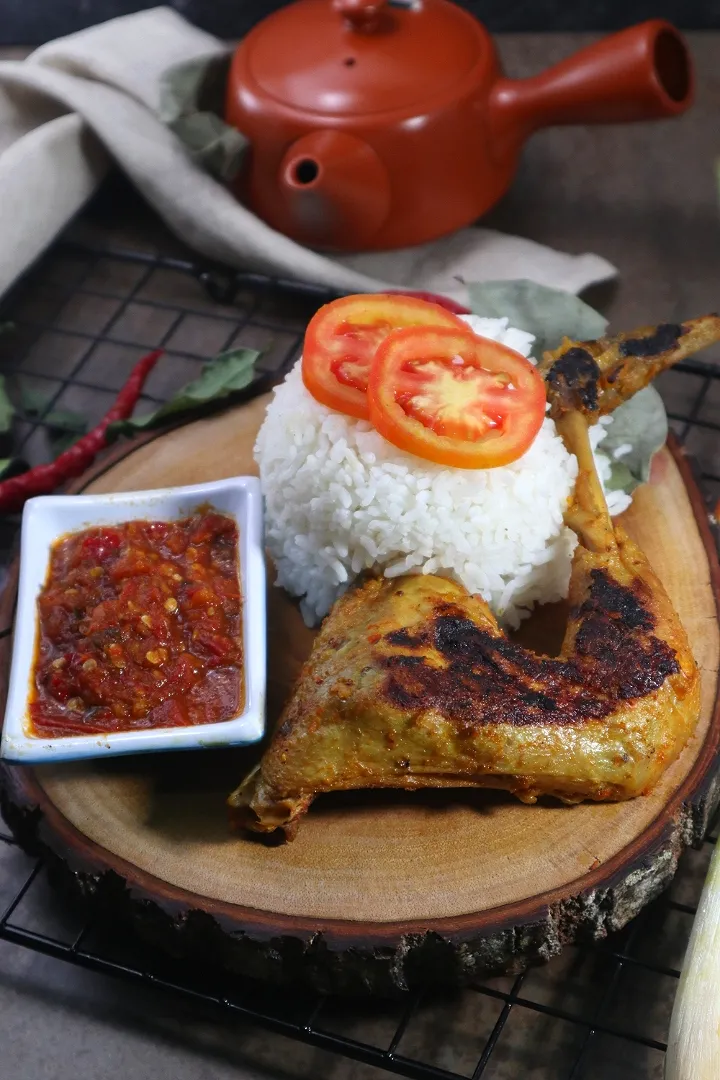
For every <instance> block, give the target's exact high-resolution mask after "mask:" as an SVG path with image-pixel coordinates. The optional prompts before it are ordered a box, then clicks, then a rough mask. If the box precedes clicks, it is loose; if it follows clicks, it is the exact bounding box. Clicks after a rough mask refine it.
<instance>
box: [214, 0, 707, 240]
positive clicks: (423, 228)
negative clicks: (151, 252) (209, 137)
mask: <svg viewBox="0 0 720 1080" xmlns="http://www.w3.org/2000/svg"><path fill="white" fill-rule="evenodd" d="M692 97H693V76H692V64H691V61H690V58H689V56H688V53H687V49H686V46H685V44H684V42H683V39H682V38H681V36H680V35H679V34H678V32H677V31H676V30H675V29H674V28H673V27H672V26H671V25H670V24H669V23H667V22H664V21H663V20H661V19H652V20H650V21H649V22H645V23H641V24H640V25H639V26H635V27H631V28H630V29H629V30H623V31H621V32H620V33H619V34H614V35H612V36H611V37H607V38H604V39H603V40H601V41H599V42H598V43H597V44H595V45H592V46H590V47H589V48H587V49H583V50H582V51H581V52H579V53H577V54H576V55H575V56H573V57H570V58H569V59H567V60H564V61H563V62H562V63H560V64H558V65H556V66H555V67H553V68H550V69H549V70H548V71H545V72H543V73H542V74H540V75H537V76H534V77H533V78H530V79H522V80H517V81H516V80H512V79H507V78H505V77H504V75H503V73H502V71H501V68H500V63H499V60H498V56H497V53H496V50H495V47H494V45H493V42H492V39H491V37H490V35H489V34H488V32H487V31H486V30H485V28H484V27H483V26H482V24H481V23H479V22H478V21H477V20H476V19H475V18H474V17H473V16H472V15H470V14H469V13H468V12H466V11H464V10H463V9H461V8H459V7H458V6H457V5H455V4H453V3H450V2H449V0H421V2H420V0H418V2H415V3H407V4H401V3H399V0H396V2H395V3H386V2H384V0H298V2H296V3H293V4H291V5H289V6H288V7H286V8H283V9H281V10H280V11H278V12H276V13H275V14H273V15H271V16H269V17H268V18H267V19H264V20H263V21H262V22H261V23H259V24H258V25H257V26H256V27H255V28H254V29H253V30H252V31H251V32H250V34H248V36H247V37H246V38H245V39H244V41H243V42H242V43H241V44H240V46H239V47H238V49H237V51H236V53H235V56H234V58H233V62H232V66H231V70H230V77H229V82H228V92H227V107H226V119H227V121H228V123H230V124H233V125H234V126H235V127H237V128H238V129H239V130H241V131H242V132H243V133H244V134H245V135H246V136H247V137H248V139H249V140H250V143H251V146H252V150H251V153H250V154H249V160H248V164H247V167H246V170H245V172H244V173H243V175H242V176H241V177H240V178H239V180H238V181H237V184H236V188H235V190H236V193H237V194H238V196H239V197H240V198H241V199H242V200H243V201H246V202H247V203H248V204H249V205H250V206H251V208H252V209H253V210H254V211H255V212H256V213H257V214H258V215H259V216H260V217H262V218H264V219H265V220H266V221H267V222H268V223H269V224H270V225H272V226H273V227H274V228H276V229H278V230H279V231H280V232H283V233H286V234H287V235H288V236H291V237H293V238H294V239H297V240H299V241H300V242H302V243H305V244H310V245H312V246H315V247H319V248H323V249H325V250H330V251H332V250H335V251H352V250H372V249H383V248H396V247H405V246H408V245H412V244H419V243H422V242H424V241H427V240H432V239H434V238H436V237H438V236H442V235H444V234H446V233H449V232H452V231H454V230H455V229H457V228H461V227H462V226H464V225H468V224H469V223H471V222H472V221H474V220H475V219H476V218H478V217H479V216H480V215H482V214H483V213H484V212H485V211H486V210H488V209H489V208H490V207H491V206H492V205H493V204H494V203H495V202H496V201H497V200H498V199H499V198H500V196H501V195H502V194H503V193H504V192H505V191H506V189H507V188H508V186H509V185H510V183H511V181H512V178H513V175H514V173H515V168H516V165H517V158H518V154H519V152H520V149H521V147H522V144H523V142H524V140H525V139H526V138H527V137H528V135H530V134H531V133H532V132H533V131H535V130H536V129H537V128H540V127H543V126H546V125H548V124H574V123H616V122H619V121H630V120H647V119H653V118H659V117H666V116H675V115H678V114H679V113H682V112H684V111H685V110H686V109H687V108H688V107H689V106H690V104H691V102H692Z"/></svg>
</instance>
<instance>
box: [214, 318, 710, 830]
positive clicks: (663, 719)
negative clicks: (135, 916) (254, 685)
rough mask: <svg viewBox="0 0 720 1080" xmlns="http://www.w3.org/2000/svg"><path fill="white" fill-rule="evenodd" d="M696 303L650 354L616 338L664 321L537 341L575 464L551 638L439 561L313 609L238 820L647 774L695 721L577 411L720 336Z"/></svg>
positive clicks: (689, 684)
mask: <svg viewBox="0 0 720 1080" xmlns="http://www.w3.org/2000/svg"><path fill="white" fill-rule="evenodd" d="M708 319H710V320H711V322H710V323H709V324H708V323H707V320H695V321H694V322H693V323H686V324H684V325H683V327H677V328H674V329H676V330H678V333H677V334H676V335H675V341H674V345H673V348H672V350H669V349H668V348H667V347H666V348H665V349H664V355H662V356H660V359H658V357H657V356H655V358H654V360H653V359H652V358H651V356H650V353H649V352H648V351H647V350H646V351H645V352H643V349H642V346H641V347H640V349H637V348H636V351H637V352H638V356H637V357H633V356H630V355H628V353H627V351H626V353H625V355H622V354H621V349H622V344H623V342H629V341H632V342H633V343H634V345H635V346H637V342H638V341H642V340H651V339H652V337H653V335H655V340H656V341H659V342H660V344H665V345H666V346H667V340H666V339H667V338H668V336H669V332H666V334H665V337H662V336H658V335H659V332H660V329H661V328H654V329H648V330H645V331H637V332H636V334H635V335H634V336H632V335H622V336H621V337H620V338H617V339H604V340H603V341H601V342H599V343H597V342H587V343H586V342H583V343H578V344H573V343H571V342H566V343H564V345H563V346H562V347H561V348H560V349H559V350H557V352H556V353H553V354H549V353H548V354H546V355H545V358H544V361H543V365H542V366H543V370H544V372H545V376H546V380H547V383H548V396H549V399H550V401H551V407H552V411H553V414H554V415H555V417H556V421H557V426H558V430H559V432H560V434H561V436H562V437H563V439H564V441H565V443H566V445H567V447H568V449H569V450H570V451H571V452H572V453H574V454H575V455H576V457H577V459H578V465H579V472H578V479H577V482H576V486H575V492H574V496H573V499H572V501H571V505H570V506H569V508H568V511H567V514H566V521H567V524H568V525H569V527H570V528H571V529H573V531H574V532H575V533H576V535H577V537H578V541H579V543H578V547H577V549H576V552H575V555H574V559H573V564H572V574H571V579H570V594H569V602H570V617H569V621H568V625H567V629H566V633H565V638H564V641H563V645H562V649H561V652H560V655H559V656H558V657H556V658H550V657H545V656H538V655H535V654H534V653H532V652H530V651H529V650H527V649H525V648H522V647H521V646H519V645H516V644H514V643H512V642H511V641H510V640H509V639H508V638H507V637H506V636H505V635H504V633H503V632H502V630H501V629H500V628H499V626H498V624H497V621H496V619H495V617H494V616H493V614H492V613H491V611H490V609H489V608H488V606H487V604H485V603H484V601H482V600H481V599H479V598H477V597H475V596H470V595H469V594H468V593H467V591H466V590H465V589H464V588H463V587H462V586H460V585H458V584H456V583H454V582H452V581H449V580H447V579H445V578H441V577H436V576H433V575H424V576H423V575H414V576H407V577H404V578H395V579H392V580H388V579H374V580H370V581H367V582H366V583H365V584H364V585H362V586H361V587H359V588H357V589H355V590H353V591H351V592H349V593H348V594H346V595H345V596H344V597H342V598H341V599H340V600H339V601H338V602H337V603H336V605H335V607H334V608H333V610H332V611H331V613H330V614H329V616H328V617H327V619H326V620H325V622H324V623H323V626H322V628H321V630H320V633H319V634H318V637H317V639H316V641H315V645H314V648H313V651H312V654H311V655H310V657H309V659H308V661H307V662H306V664H305V665H304V667H303V669H302V671H301V673H300V677H299V680H298V683H297V686H296V689H295V692H294V694H293V696H292V698H291V700H290V701H289V703H288V705H287V707H286V709H285V711H284V713H283V715H282V716H281V718H280V721H279V724H278V727H277V729H276V731H275V734H274V736H273V738H272V741H271V743H270V746H269V748H268V749H267V751H266V752H265V754H264V756H263V758H262V760H261V762H260V764H259V765H258V766H257V768H256V769H255V770H253V772H252V773H251V774H250V775H249V776H248V777H247V778H246V780H245V781H244V783H243V784H241V786H240V787H239V788H238V789H237V790H236V791H235V792H234V793H233V794H232V795H231V796H230V799H229V806H230V808H231V813H232V816H233V818H234V820H235V822H236V823H237V824H238V825H240V826H243V827H245V828H249V829H252V830H254V831H256V832H272V831H274V830H275V829H282V830H283V831H284V833H285V836H286V837H287V838H288V839H292V838H293V836H294V835H295V833H296V831H297V828H298V823H299V820H300V819H301V817H302V815H303V814H304V813H305V812H306V810H307V809H308V807H309V805H310V803H311V802H312V800H313V799H314V798H315V796H316V795H318V794H320V793H322V792H327V791H342V790H349V789H353V788H405V789H409V790H412V789H416V788H424V787H463V786H464V787H495V788H504V789H507V790H508V791H511V792H513V794H515V795H516V796H518V798H520V799H522V800H523V801H525V802H535V800H536V799H537V797H538V796H539V795H553V796H556V797H557V798H559V799H562V800H563V801H564V802H569V803H575V802H580V801H582V800H583V799H593V800H598V801H603V800H619V799H627V798H632V797H633V796H636V795H640V794H641V793H643V792H644V791H646V790H648V789H649V788H650V787H652V785H653V784H654V783H655V782H656V781H657V779H658V778H659V776H660V775H661V773H662V772H663V771H664V769H665V768H666V767H667V765H668V764H669V763H670V762H671V761H673V760H674V759H675V758H676V757H677V755H678V754H679V753H680V751H681V749H682V747H683V746H684V744H685V742H686V740H687V738H688V736H689V735H690V733H691V732H692V730H693V728H694V726H695V723H696V721H697V717H698V712H699V699H700V679H699V673H698V670H697V666H696V664H695V661H694V659H693V656H692V654H691V652H690V648H689V646H688V641H687V637H686V634H685V631H684V629H683V627H682V626H681V624H680V620H679V619H678V617H677V615H676V614H675V612H674V610H673V608H672V605H671V603H670V601H669V599H668V597H667V595H666V593H665V591H664V589H663V587H662V585H661V583H660V581H659V580H658V578H657V577H656V576H655V574H654V573H653V571H652V569H651V568H650V565H649V564H648V562H647V560H646V558H645V556H644V555H643V553H642V552H641V551H640V549H639V548H638V547H637V546H636V545H635V544H634V543H633V542H632V541H631V540H630V539H629V537H628V536H627V535H626V534H625V533H624V532H623V530H622V529H621V528H620V527H618V526H614V525H613V522H612V520H611V518H610V515H609V513H608V510H607V506H606V503H605V498H604V495H603V491H602V487H601V484H600V481H599V479H598V475H597V472H596V469H595V463H594V460H593V455H592V451H591V448H590V441H589V438H588V423H589V422H592V420H593V419H595V418H596V416H597V415H599V414H600V413H601V412H607V411H610V410H611V409H612V408H614V407H615V406H616V405H617V404H619V403H620V401H621V400H623V399H624V397H629V396H630V395H631V394H633V393H635V392H636V391H637V390H638V389H640V387H641V386H643V385H646V384H647V382H649V381H650V379H651V378H652V377H653V376H654V375H655V374H656V373H657V371H658V370H661V369H662V367H665V366H669V364H670V363H674V362H675V361H676V360H678V359H680V358H681V355H683V356H684V355H687V354H688V352H690V351H695V349H697V348H700V347H702V345H704V344H707V343H708V336H710V340H713V339H714V340H717V339H720V319H717V318H716V317H714V316H709V317H708ZM698 324H703V325H702V327H701V329H702V333H700V330H699V329H698ZM683 337H685V338H689V339H690V341H692V348H690V347H688V346H689V342H686V343H685V344H684V343H683V341H682V339H683ZM699 338H701V339H702V345H701V344H698V339H699ZM573 350H581V351H582V352H583V353H585V354H586V355H585V356H582V355H579V353H578V352H576V353H574V354H573ZM670 352H671V353H672V359H669V358H668V355H669V353H670ZM571 354H573V355H571ZM608 357H610V358H611V359H612V363H610V361H609V360H608ZM603 358H605V359H604V360H603ZM613 358H614V359H613ZM589 361H592V366H591V364H590V363H589ZM603 363H605V367H603ZM613 372H617V373H616V374H615V376H614V378H609V376H612V374H613ZM643 372H644V374H643ZM553 373H554V375H553ZM606 380H607V381H606ZM603 403H604V405H605V406H607V407H604V405H603Z"/></svg>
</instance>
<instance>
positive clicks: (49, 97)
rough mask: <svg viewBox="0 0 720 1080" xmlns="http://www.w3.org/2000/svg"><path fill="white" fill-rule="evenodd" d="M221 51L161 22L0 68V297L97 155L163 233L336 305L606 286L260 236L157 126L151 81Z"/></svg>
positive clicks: (523, 243)
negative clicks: (535, 287)
mask: <svg viewBox="0 0 720 1080" xmlns="http://www.w3.org/2000/svg"><path fill="white" fill-rule="evenodd" d="M226 51H227V46H226V45H225V44H223V43H221V42H220V41H218V40H217V39H215V38H213V37H210V36H209V35H208V34H206V33H204V32H203V31H201V30H198V29H197V28H196V27H194V26H191V25H190V24H189V23H188V22H186V21H185V20H184V19H183V18H182V17H181V16H179V15H178V14H177V13H176V12H174V11H172V10H171V9H169V8H165V7H158V8H154V9H152V10H149V11H144V12H141V13H139V14H137V15H128V16H125V17H123V18H119V19H112V20H111V21H109V22H106V23H102V24H101V25H99V26H96V27H93V28H91V29H89V30H83V31H81V32H80V33H77V34H72V35H70V36H69V37H65V38H60V39H58V40H57V41H53V42H51V43H49V44H47V45H44V46H42V48H40V49H38V50H37V51H36V52H34V53H33V54H32V55H31V56H30V57H29V58H28V59H27V60H25V61H6V62H3V63H0V237H2V243H1V244H0V294H1V293H2V292H3V291H4V290H5V289H6V288H7V287H8V286H9V285H10V284H11V283H12V282H13V280H14V279H15V278H16V277H17V276H18V275H19V274H20V273H21V272H22V271H23V270H24V269H25V268H26V267H27V266H28V265H29V264H30V263H31V262H32V261H33V259H35V258H36V257H37V255H38V254H39V253H40V252H41V251H42V250H43V249H44V248H45V247H46V246H47V245H48V244H49V243H50V242H51V240H52V239H53V238H54V237H55V236H56V235H57V233H58V232H59V231H60V230H61V229H62V228H63V226H64V225H65V224H66V223H67V221H68V220H69V219H70V218H71V217H72V215H73V214H74V213H75V212H76V211H77V210H78V209H79V207H81V206H82V204H83V202H84V201H85V200H86V199H87V198H88V197H89V196H90V195H91V194H92V192H93V191H94V190H95V188H96V187H97V185H98V184H99V182H100V180H101V179H102V177H103V175H104V172H105V170H106V168H107V164H108V154H109V155H110V157H111V158H114V159H115V161H116V162H117V163H118V165H119V166H120V167H121V168H122V169H123V170H124V171H125V172H126V173H127V175H128V176H129V177H130V178H131V180H132V181H133V183H134V184H135V185H136V186H137V187H138V189H139V190H140V191H141V192H142V194H143V195H144V197H145V198H146V199H147V201H148V202H149V203H150V204H151V205H152V206H153V207H155V209H156V210H157V212H158V213H159V214H160V216H161V217H162V218H163V219H164V220H165V222H166V223H167V224H168V225H169V227H170V228H171V229H172V230H173V232H175V233H176V234H177V235H178V236H179V237H180V238H181V239H182V240H184V241H185V242H186V243H187V244H189V245H190V246H191V247H193V248H194V249H195V250H196V251H198V252H200V253H201V254H203V255H205V256H207V257H209V258H210V259H214V260H219V261H220V262H223V263H227V264H229V265H230V266H234V267H238V268H243V269H250V270H254V271H259V272H265V273H270V274H275V275H279V276H283V277H290V278H296V279H301V280H305V281H313V282H318V283H321V284H324V285H328V286H330V287H332V288H337V289H346V290H348V291H355V290H357V291H364V290H374V289H378V288H383V287H390V286H400V287H405V288H415V289H426V290H430V291H433V292H439V293H444V294H446V295H449V296H453V297H455V298H456V299H459V300H464V299H466V294H465V289H464V287H463V282H464V281H487V280H497V279H507V278H529V279H530V280H533V281H536V282H539V283H541V284H545V285H551V286H555V287H557V288H562V289H565V290H567V291H569V292H575V293H577V292H580V291H581V290H582V289H584V288H586V287H587V286H588V285H590V284H593V283H595V282H598V281H603V280H606V279H608V278H611V277H613V276H614V275H615V273H616V271H615V268H614V267H613V266H612V265H611V264H610V263H609V262H607V261H606V260H605V259H603V258H601V257H599V256H597V255H592V254H586V255H566V254H562V253H560V252H557V251H553V250H552V249H550V248H547V247H543V246H542V245H540V244H536V243H534V242H532V241H530V240H525V239H521V238H519V237H513V236H505V235H503V234H501V233H498V232H495V231H493V230H490V229H482V228H472V229H464V230H462V231H460V232H458V233H455V234H454V235H452V236H450V237H448V238H446V239H442V240H438V241H435V242H433V243H429V244H423V245H421V246H420V247H416V248H407V249H404V250H401V251H393V252H381V253H375V252H373V253H369V254H358V255H350V256H343V257H328V256H325V255H322V254H319V253H317V252H315V251H312V250H310V249H308V248H304V247H302V246H301V245H299V244H296V243H295V242H294V241H292V240H289V239H288V238H287V237H285V236H282V235H281V234H280V233H277V232H275V231H274V230H273V229H271V228H269V227H268V226H267V225H265V224H264V223H263V222H262V221H260V220H259V219H258V218H257V217H255V215H254V214H252V213H250V211H249V210H247V209H245V207H243V206H241V205H240V204H239V203H238V202H237V201H236V200H235V199H234V198H233V197H232V195H230V193H229V192H228V191H227V190H226V189H225V188H224V187H223V186H222V184H220V183H219V182H218V181H216V180H215V179H214V178H213V177H211V176H210V175H209V174H208V173H206V172H205V171H204V170H202V169H201V168H200V167H199V166H198V165H197V164H195V163H194V162H193V161H192V159H191V157H190V155H189V154H188V152H187V150H186V149H185V147H184V145H183V144H182V143H181V142H180V140H179V139H178V138H177V137H176V135H174V134H173V132H172V131H171V130H169V128H168V127H166V126H165V124H163V123H162V122H161V121H160V119H159V116H158V114H159V113H160V112H161V109H162V101H161V96H162V95H161V92H162V85H163V81H162V76H163V73H164V72H166V71H168V69H170V68H172V67H173V66H175V65H177V64H184V63H189V62H191V61H193V60H198V59H200V58H205V57H207V58H210V57H213V56H219V55H221V54H223V53H225V52H226Z"/></svg>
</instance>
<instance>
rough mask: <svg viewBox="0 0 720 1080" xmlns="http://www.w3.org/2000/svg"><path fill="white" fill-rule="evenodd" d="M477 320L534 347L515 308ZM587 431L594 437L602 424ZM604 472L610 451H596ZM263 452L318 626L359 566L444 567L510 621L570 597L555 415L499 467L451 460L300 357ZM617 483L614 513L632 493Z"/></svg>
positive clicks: (275, 407) (308, 617) (274, 529)
mask: <svg viewBox="0 0 720 1080" xmlns="http://www.w3.org/2000/svg"><path fill="white" fill-rule="evenodd" d="M465 321H466V322H467V323H468V324H469V325H470V326H471V327H472V329H473V331H474V332H475V333H477V334H480V335H482V336H483V337H488V338H492V339H494V340H496V341H500V342H502V343H504V344H505V345H508V346H509V347H510V348H511V349H515V350H516V351H517V352H519V353H522V355H523V356H530V351H531V348H532V343H533V341H534V338H533V337H532V335H530V334H527V333H525V332H524V331H521V330H515V329H513V328H512V327H509V326H508V325H507V319H481V318H479V317H477V316H467V317H465ZM608 422H610V421H608V420H606V421H601V422H600V424H597V425H595V426H594V427H592V428H591V429H590V432H591V439H592V442H593V447H596V446H597V444H598V443H599V442H600V441H601V439H602V438H603V437H604V435H605V426H606V425H607V423H608ZM595 457H596V461H597V462H598V468H599V472H600V476H601V479H602V480H603V481H605V480H607V478H608V477H609V475H610V462H609V459H608V458H607V457H606V456H605V455H604V454H602V453H596V455H595ZM255 459H256V461H257V463H258V466H259V469H260V478H261V484H262V491H263V496H264V500H265V537H266V543H267V546H268V549H269V551H270V553H271V555H272V557H273V559H274V561H275V566H276V568H277V584H278V585H279V586H282V587H283V588H285V589H287V591H288V592H289V593H290V594H291V595H292V596H295V597H299V598H300V601H301V609H302V613H303V617H304V619H305V621H306V622H307V623H308V625H315V624H317V623H318V622H319V621H320V620H321V619H322V618H323V617H324V616H325V615H326V614H327V613H328V611H329V610H330V608H331V607H332V605H333V603H334V602H335V600H336V599H337V598H338V597H339V596H340V595H341V594H342V593H343V592H345V590H346V589H347V588H348V586H349V585H351V584H352V582H353V581H354V580H355V579H356V578H357V577H358V576H359V575H360V574H362V573H363V572H365V571H373V572H375V573H379V572H382V573H383V574H384V575H385V576H386V577H396V576H397V575H399V574H406V573H424V574H431V573H432V574H442V575H445V576H447V577H452V578H455V579H456V580H457V581H459V582H460V583H461V584H462V585H464V586H465V588H466V589H467V590H468V591H469V592H471V593H479V594H480V595H481V596H482V597H483V598H484V599H485V600H486V601H487V602H488V604H489V605H490V607H491V608H492V610H493V611H494V612H495V614H496V616H497V617H498V619H499V620H500V621H501V622H502V623H503V624H504V625H506V626H510V627H515V626H517V625H518V623H519V622H520V620H521V619H522V618H524V617H525V616H526V615H527V614H529V611H530V609H531V608H532V606H533V605H534V604H536V603H547V602H551V601H554V600H559V599H561V598H562V597H564V596H566V595H567V589H568V581H569V576H570V557H571V555H572V552H573V550H574V548H575V545H576V539H575V536H574V534H573V533H572V532H571V531H570V530H569V529H568V528H566V527H565V526H564V525H563V512H564V510H565V508H566V506H567V501H568V498H569V496H570V495H571V494H572V489H573V484H574V481H575V477H576V475H577V461H576V459H575V457H574V456H573V455H572V454H569V453H568V451H567V450H566V449H565V446H564V445H563V443H562V440H561V439H560V437H559V435H558V434H557V432H556V430H555V423H554V421H553V420H551V419H550V418H549V417H546V419H545V420H544V422H543V425H542V428H541V429H540V431H539V432H538V435H537V437H536V439H535V441H534V442H533V444H532V446H531V447H530V448H529V450H527V452H526V453H525V454H524V455H523V456H522V457H521V458H519V459H518V460H517V461H515V462H513V463H512V464H511V465H504V466H501V467H499V468H495V469H454V468H449V467H446V466H442V465H434V464H432V462H429V461H423V460H422V459H420V458H417V457H415V456H414V455H412V454H407V453H405V452H404V451H402V450H398V449H397V448H396V447H394V446H392V445H391V444H390V443H389V442H387V441H386V440H385V439H384V438H383V437H382V436H381V435H379V434H378V433H377V432H376V431H375V429H374V428H373V427H372V426H371V425H370V424H369V423H367V422H366V421H364V420H355V419H353V418H352V417H349V416H345V415H343V414H342V413H337V412H334V411H333V410H332V409H328V408H327V407H326V406H324V405H321V404H320V403H319V402H317V401H316V400H315V399H314V398H313V397H312V395H311V394H310V393H309V392H308V391H307V390H306V389H305V386H304V384H303V381H302V375H301V371H300V362H298V363H297V364H296V365H295V367H294V368H293V369H292V371H291V372H290V373H289V375H288V376H287V378H286V379H285V381H284V382H283V383H282V384H281V385H280V386H279V387H278V388H277V389H276V390H275V396H274V398H273V400H272V401H271V403H270V405H269V406H268V409H267V415H266V418H265V420H264V422H263V425H262V427H261V429H260V432H259V433H258V438H257V443H256V445H255ZM630 501H631V500H630V498H629V496H627V495H625V494H624V493H623V492H611V493H609V494H608V505H609V508H610V512H611V513H612V514H618V513H620V512H621V511H623V510H624V509H626V507H627V506H628V505H629V504H630Z"/></svg>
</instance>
